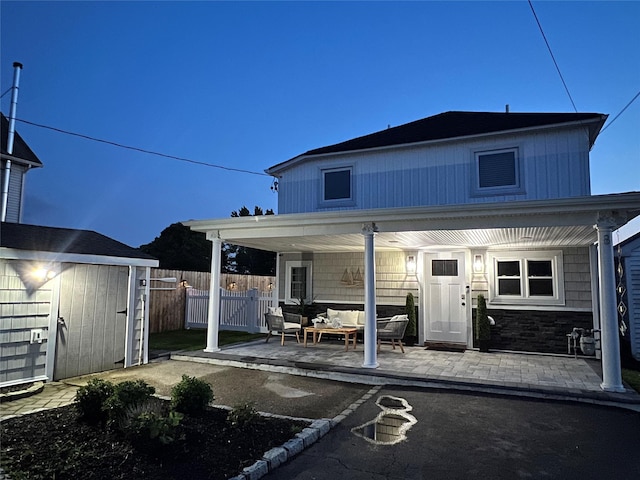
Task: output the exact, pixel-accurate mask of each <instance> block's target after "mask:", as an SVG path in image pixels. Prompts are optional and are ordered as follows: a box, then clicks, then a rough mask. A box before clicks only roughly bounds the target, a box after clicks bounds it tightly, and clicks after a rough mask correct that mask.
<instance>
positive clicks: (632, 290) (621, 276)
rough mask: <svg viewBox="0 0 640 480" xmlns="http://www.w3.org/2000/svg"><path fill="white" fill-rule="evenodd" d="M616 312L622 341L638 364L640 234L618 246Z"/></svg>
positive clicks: (639, 340)
mask: <svg viewBox="0 0 640 480" xmlns="http://www.w3.org/2000/svg"><path fill="white" fill-rule="evenodd" d="M619 248H620V255H619V258H618V261H619V265H621V267H620V266H619V267H618V269H617V275H616V279H617V280H618V287H619V288H618V312H619V314H620V316H621V322H623V325H622V333H623V337H624V341H627V342H629V344H630V349H631V355H632V356H633V357H634V358H635V359H636V360H638V361H639V362H640V232H639V233H636V234H635V235H634V236H632V237H630V238H627V239H626V240H624V241H622V242H621V243H620V244H619Z"/></svg>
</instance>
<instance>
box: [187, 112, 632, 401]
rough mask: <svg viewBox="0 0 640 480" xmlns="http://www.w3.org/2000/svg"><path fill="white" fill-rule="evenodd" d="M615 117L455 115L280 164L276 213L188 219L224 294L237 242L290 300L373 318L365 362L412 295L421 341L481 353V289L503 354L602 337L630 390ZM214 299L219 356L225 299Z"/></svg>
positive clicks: (611, 386)
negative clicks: (624, 354)
mask: <svg viewBox="0 0 640 480" xmlns="http://www.w3.org/2000/svg"><path fill="white" fill-rule="evenodd" d="M606 118H607V116H606V115H603V114H598V113H508V112H507V113H492V112H446V113H442V114H439V115H435V116H432V117H427V118H424V119H421V120H418V121H415V122H411V123H408V124H405V125H400V126H398V127H394V128H388V129H385V130H381V131H379V132H375V133H372V134H370V135H366V136H363V137H358V138H355V139H352V140H347V141H345V142H342V143H338V144H335V145H330V146H326V147H322V148H318V149H314V150H310V151H308V152H306V153H303V154H301V155H298V156H296V157H294V158H292V159H289V160H287V161H285V162H282V163H279V164H277V165H274V166H272V167H270V168H268V169H267V170H266V172H267V173H268V174H270V175H272V176H274V177H275V178H276V179H277V182H278V184H277V187H278V188H277V189H278V215H275V216H269V217H252V218H234V219H220V220H216V219H214V220H193V221H188V222H185V224H186V225H188V226H190V227H191V228H192V229H193V230H196V231H201V232H206V233H207V238H208V239H210V240H212V242H213V262H212V275H213V276H212V282H211V284H212V285H217V284H218V282H217V280H216V275H217V274H216V271H219V268H218V265H219V259H220V252H219V249H220V246H221V244H222V242H223V241H226V242H230V243H234V244H238V245H244V246H248V247H254V248H261V249H263V250H271V251H275V252H278V266H277V276H278V284H277V291H278V298H279V299H280V302H281V303H282V304H284V305H287V304H294V303H296V300H297V299H298V298H300V297H304V298H306V300H307V301H311V300H313V301H314V302H315V303H316V304H318V305H320V306H340V305H341V306H343V307H346V308H353V307H355V308H359V309H363V308H364V310H365V317H366V324H365V335H364V343H365V348H364V361H363V366H364V367H367V368H376V367H377V366H378V360H377V354H376V351H375V318H376V315H381V316H384V315H387V314H389V313H394V312H396V311H398V309H401V307H402V305H404V301H405V296H406V294H407V293H409V292H411V293H413V294H414V295H415V297H416V298H417V299H418V310H419V319H418V324H419V325H418V329H419V341H420V343H428V342H439V343H451V344H456V345H462V346H465V347H467V348H472V347H473V345H474V333H473V312H474V308H473V307H474V305H475V302H476V298H477V296H478V295H479V294H481V293H482V294H483V295H485V297H486V298H487V300H488V310H489V314H490V315H491V316H492V317H493V318H494V320H495V323H496V325H495V327H493V338H492V347H493V348H497V349H504V350H516V351H529V352H550V353H554V352H557V353H562V352H564V353H566V351H567V350H566V349H567V336H566V335H567V334H568V333H570V332H571V331H572V329H573V328H574V327H579V328H586V329H596V330H599V331H600V330H601V342H600V343H601V347H602V352H601V353H602V361H603V383H602V387H603V389H605V390H609V391H623V387H622V383H621V376H620V362H619V343H618V341H619V340H618V335H617V320H616V301H615V282H614V262H613V247H612V239H611V233H612V230H615V229H616V228H618V227H619V226H621V225H623V224H625V223H626V222H627V221H629V220H631V219H632V218H634V217H635V216H637V215H638V214H640V193H639V192H631V193H624V194H611V195H591V190H590V172H589V152H590V150H591V148H592V146H593V144H594V142H595V141H596V138H597V136H598V133H599V132H600V130H601V128H602V126H603V124H604V122H605V121H606ZM594 226H595V228H594ZM596 245H597V246H596ZM354 277H355V278H359V277H361V278H362V281H357V282H356V281H350V279H353V278H354ZM211 299H212V300H211V302H210V310H209V332H208V344H207V351H215V350H216V349H217V328H218V327H217V323H216V321H215V319H216V318H217V317H216V314H217V313H216V312H217V311H218V309H219V292H218V291H217V290H216V289H213V290H212V291H211Z"/></svg>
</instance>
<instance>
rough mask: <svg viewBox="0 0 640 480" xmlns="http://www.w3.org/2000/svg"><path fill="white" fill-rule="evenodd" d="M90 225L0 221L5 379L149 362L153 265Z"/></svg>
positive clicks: (3, 382) (1, 372)
mask: <svg viewBox="0 0 640 480" xmlns="http://www.w3.org/2000/svg"><path fill="white" fill-rule="evenodd" d="M157 266H158V261H157V260H155V259H154V258H153V257H150V256H149V255H146V254H145V253H142V252H141V251H139V250H137V249H134V248H131V247H128V246H127V245H124V244H122V243H120V242H117V241H116V240H113V239H111V238H109V237H106V236H104V235H101V234H99V233H96V232H92V231H87V230H75V229H67V228H54V227H42V226H37V225H25V224H19V223H9V222H6V223H5V222H3V223H1V224H0V322H1V324H0V325H1V326H0V336H1V338H2V342H1V345H0V387H4V386H9V385H14V384H20V383H26V382H31V381H36V380H60V379H64V378H68V377H74V376H77V375H83V374H88V373H96V372H101V371H105V370H112V369H115V368H120V367H128V366H132V365H138V364H140V363H147V361H148V350H147V343H148V325H149V310H148V308H147V305H145V301H146V299H147V298H148V297H149V280H150V279H149V275H150V269H151V267H157Z"/></svg>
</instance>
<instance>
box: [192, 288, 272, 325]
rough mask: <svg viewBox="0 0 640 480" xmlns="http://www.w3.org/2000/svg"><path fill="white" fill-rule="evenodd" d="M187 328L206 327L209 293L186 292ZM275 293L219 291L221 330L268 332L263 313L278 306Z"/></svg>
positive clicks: (256, 290) (200, 291) (203, 291)
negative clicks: (271, 307) (273, 306)
mask: <svg viewBox="0 0 640 480" xmlns="http://www.w3.org/2000/svg"><path fill="white" fill-rule="evenodd" d="M186 293H187V298H186V307H185V325H184V326H185V328H207V316H208V311H209V291H208V290H198V289H195V288H188V289H187V292H186ZM275 304H276V300H275V296H274V293H273V292H272V291H266V292H260V291H259V290H258V289H255V288H254V289H251V290H247V291H244V292H238V291H232V290H225V289H224V288H221V289H220V319H219V320H220V330H236V331H241V332H250V333H257V332H262V333H266V331H267V326H266V324H265V321H264V314H265V313H266V312H267V308H268V307H270V306H272V305H275Z"/></svg>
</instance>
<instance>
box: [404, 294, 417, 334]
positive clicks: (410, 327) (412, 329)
mask: <svg viewBox="0 0 640 480" xmlns="http://www.w3.org/2000/svg"><path fill="white" fill-rule="evenodd" d="M404 308H405V313H406V314H407V317H408V318H409V323H407V330H406V331H405V335H406V336H407V337H415V336H416V335H417V331H416V330H417V328H416V327H417V326H416V304H415V300H414V298H413V293H411V292H409V293H407V300H406V302H405V307H404Z"/></svg>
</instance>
